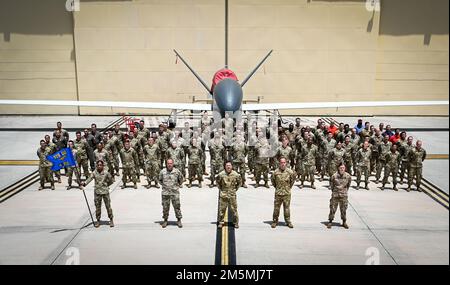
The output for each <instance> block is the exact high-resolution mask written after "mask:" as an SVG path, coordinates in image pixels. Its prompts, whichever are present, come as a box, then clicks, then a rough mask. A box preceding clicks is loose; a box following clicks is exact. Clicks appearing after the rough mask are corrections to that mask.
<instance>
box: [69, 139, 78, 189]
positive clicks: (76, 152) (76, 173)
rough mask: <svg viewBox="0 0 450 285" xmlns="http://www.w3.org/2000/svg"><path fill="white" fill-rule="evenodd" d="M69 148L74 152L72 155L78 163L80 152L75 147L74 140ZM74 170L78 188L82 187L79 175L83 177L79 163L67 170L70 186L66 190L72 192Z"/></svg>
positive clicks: (70, 142)
mask: <svg viewBox="0 0 450 285" xmlns="http://www.w3.org/2000/svg"><path fill="white" fill-rule="evenodd" d="M69 148H70V151H72V155H73V157H74V159H75V161H78V151H77V149H76V148H75V147H74V144H73V141H72V140H70V141H69ZM74 170H75V179H76V180H77V183H78V186H81V185H80V181H81V180H80V179H81V177H79V176H78V175H81V174H80V173H81V172H80V165H79V164H78V163H77V165H75V166H72V167H68V168H67V184H68V186H67V188H66V190H70V188H72V179H73V173H74Z"/></svg>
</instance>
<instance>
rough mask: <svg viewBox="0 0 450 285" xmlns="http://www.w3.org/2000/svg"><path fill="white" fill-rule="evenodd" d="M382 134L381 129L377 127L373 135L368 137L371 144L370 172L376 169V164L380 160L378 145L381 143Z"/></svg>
mask: <svg viewBox="0 0 450 285" xmlns="http://www.w3.org/2000/svg"><path fill="white" fill-rule="evenodd" d="M383 139H384V138H383V136H382V135H381V131H380V130H379V129H376V130H375V135H374V136H373V137H371V138H370V144H371V145H372V158H371V159H370V169H371V171H370V172H373V171H374V170H376V169H377V166H378V164H379V162H380V153H379V151H380V150H379V149H380V145H381V144H382V143H383Z"/></svg>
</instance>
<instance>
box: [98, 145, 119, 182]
mask: <svg viewBox="0 0 450 285" xmlns="http://www.w3.org/2000/svg"><path fill="white" fill-rule="evenodd" d="M110 158H111V157H110V155H109V153H108V151H106V150H105V149H104V144H103V142H99V143H98V144H97V149H96V150H95V151H94V161H95V165H97V161H99V160H101V161H103V168H104V169H105V171H108V172H109V169H108V166H107V165H108V164H110V163H109V161H110ZM113 179H114V177H113Z"/></svg>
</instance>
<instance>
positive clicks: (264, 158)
mask: <svg viewBox="0 0 450 285" xmlns="http://www.w3.org/2000/svg"><path fill="white" fill-rule="evenodd" d="M270 151H271V148H270V145H269V143H268V141H267V139H266V138H265V137H263V138H262V139H261V140H260V142H259V143H258V144H257V145H256V146H255V154H256V156H255V182H256V184H255V188H258V187H259V181H261V176H263V177H264V187H266V188H269V157H270Z"/></svg>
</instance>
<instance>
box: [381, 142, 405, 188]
mask: <svg viewBox="0 0 450 285" xmlns="http://www.w3.org/2000/svg"><path fill="white" fill-rule="evenodd" d="M385 160H386V168H385V170H384V178H383V185H382V186H381V190H384V186H385V185H386V183H387V182H388V178H389V174H390V173H392V184H393V185H394V190H395V191H398V189H397V174H398V168H399V165H400V160H401V155H400V153H399V152H398V151H397V145H395V144H394V145H393V146H392V147H391V151H390V152H389V153H388V154H386V157H385Z"/></svg>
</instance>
